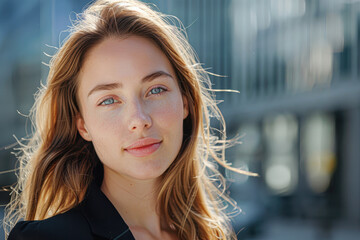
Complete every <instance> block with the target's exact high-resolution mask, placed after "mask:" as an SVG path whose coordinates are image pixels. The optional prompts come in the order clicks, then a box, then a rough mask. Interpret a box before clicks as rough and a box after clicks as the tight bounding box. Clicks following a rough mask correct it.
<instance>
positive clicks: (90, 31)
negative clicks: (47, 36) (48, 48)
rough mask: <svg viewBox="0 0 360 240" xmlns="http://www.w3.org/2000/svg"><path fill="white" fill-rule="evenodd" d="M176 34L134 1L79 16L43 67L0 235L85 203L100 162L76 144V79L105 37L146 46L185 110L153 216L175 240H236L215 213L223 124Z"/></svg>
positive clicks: (106, 1)
mask: <svg viewBox="0 0 360 240" xmlns="http://www.w3.org/2000/svg"><path fill="white" fill-rule="evenodd" d="M176 23H177V24H178V26H177V25H176ZM181 29H182V28H181V24H179V22H178V21H177V20H176V18H173V17H169V16H166V15H164V14H161V13H159V12H157V11H155V10H152V9H151V8H150V7H149V6H148V5H146V4H145V3H142V2H139V1H131V0H119V1H115V0H99V1H96V2H95V3H93V4H92V5H90V6H89V7H88V8H87V9H86V10H85V11H84V13H83V14H81V15H79V16H78V19H77V20H76V21H75V22H74V24H73V27H72V28H71V29H70V34H69V36H68V38H67V39H66V41H64V43H63V45H62V46H61V47H60V49H59V50H58V51H57V53H56V54H55V55H54V56H53V58H52V60H51V61H50V72H49V75H48V79H47V84H46V86H42V88H41V89H40V91H39V92H38V94H37V96H36V101H35V104H34V106H33V109H32V111H31V114H32V117H33V119H32V120H33V123H34V127H35V131H34V134H33V137H32V138H31V139H30V140H29V141H28V142H27V143H26V144H23V145H22V150H21V154H20V157H19V160H20V163H19V164H20V171H19V176H18V183H17V185H16V186H15V188H14V190H13V192H12V200H11V202H10V203H9V205H8V206H7V211H6V217H5V231H6V235H7V234H8V232H9V229H11V228H12V227H13V226H14V225H15V224H16V222H18V221H19V220H20V219H24V220H42V219H45V218H48V217H51V216H54V215H56V214H59V213H63V212H65V211H67V210H69V209H71V208H73V207H74V206H76V205H77V204H79V203H80V202H81V201H82V199H83V198H84V195H85V192H86V190H87V187H88V186H89V184H90V182H91V181H92V173H93V171H94V168H95V166H96V165H97V164H99V159H98V157H97V156H96V154H95V151H94V148H93V145H92V143H91V142H87V141H85V140H83V139H82V137H81V136H80V135H79V133H78V131H77V128H76V116H77V115H78V114H80V111H79V105H78V100H77V97H76V96H77V91H78V74H79V71H80V69H81V67H82V64H83V62H84V60H85V58H86V54H87V53H88V52H89V50H90V49H91V48H93V47H94V46H95V45H97V44H99V43H100V42H101V41H103V40H104V39H106V38H109V37H119V38H126V37H129V36H131V35H136V36H141V37H144V38H147V39H150V40H152V41H153V42H154V43H155V44H157V46H158V47H160V49H161V50H162V52H163V53H164V54H165V55H166V56H167V58H168V59H169V61H170V63H171V64H172V67H173V68H174V70H175V73H176V78H177V80H178V84H179V87H180V91H181V93H182V94H183V95H184V96H185V97H186V99H187V101H188V106H189V116H188V117H187V118H186V119H185V120H184V138H183V143H182V147H181V150H180V152H179V154H178V156H177V157H176V159H175V160H174V162H173V163H172V164H171V166H170V167H169V168H168V169H167V170H166V171H165V173H164V174H163V176H162V183H161V184H160V189H159V190H158V191H159V194H158V202H157V203H158V206H157V207H158V210H159V213H160V215H161V217H163V218H164V219H165V222H167V223H169V227H171V228H172V229H174V230H175V231H176V232H177V235H178V237H179V238H180V239H204V240H211V239H233V238H235V236H234V234H233V233H232V230H231V228H230V225H229V224H228V221H227V217H226V216H225V214H223V211H222V206H223V201H222V200H223V199H227V198H226V197H224V196H223V192H224V186H225V184H224V183H225V182H224V179H223V178H222V177H221V175H220V174H219V172H218V171H217V169H216V167H215V162H218V163H219V164H220V165H222V166H224V167H227V168H230V169H232V168H231V167H229V166H228V165H227V164H226V162H225V157H224V151H225V146H226V144H227V143H226V135H225V131H226V129H225V123H224V120H223V117H222V115H221V113H220V111H219V109H218V107H217V106H216V103H215V101H214V98H213V96H212V94H211V93H212V92H211V91H210V89H211V84H210V81H209V77H208V73H207V72H206V71H205V70H204V69H203V68H202V67H201V65H200V64H199V63H198V61H197V59H196V57H195V56H196V55H195V54H194V52H193V50H192V48H191V47H190V45H189V43H188V41H187V39H186V34H185V32H184V31H182V30H181ZM210 117H215V118H217V119H218V120H219V122H220V126H221V129H222V130H221V131H218V132H217V133H216V134H214V131H213V129H212V128H210ZM215 135H216V137H215ZM240 172H241V171H240Z"/></svg>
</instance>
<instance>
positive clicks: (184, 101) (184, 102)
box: [183, 95, 189, 119]
mask: <svg viewBox="0 0 360 240" xmlns="http://www.w3.org/2000/svg"><path fill="white" fill-rule="evenodd" d="M183 104H184V117H183V119H185V118H187V116H188V115H189V104H188V100H187V98H186V97H185V96H184V95H183Z"/></svg>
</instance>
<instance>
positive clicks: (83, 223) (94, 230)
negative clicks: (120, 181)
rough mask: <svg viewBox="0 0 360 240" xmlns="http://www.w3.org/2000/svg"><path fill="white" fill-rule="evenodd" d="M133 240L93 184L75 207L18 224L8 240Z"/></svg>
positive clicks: (111, 206)
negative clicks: (39, 219) (37, 219)
mask: <svg viewBox="0 0 360 240" xmlns="http://www.w3.org/2000/svg"><path fill="white" fill-rule="evenodd" d="M45 239H46V240H72V239H74V240H75V239H76V240H105V239H106V240H107V239H112V240H115V239H116V240H125V239H126V240H131V239H135V238H134V237H133V235H132V234H131V232H130V229H129V227H128V226H127V225H126V223H125V222H124V220H123V219H122V218H121V216H120V214H119V213H118V212H117V210H116V209H115V207H114V206H113V205H112V203H111V202H110V201H109V199H108V198H107V197H106V196H105V194H104V193H103V192H102V191H101V190H100V185H98V184H96V183H95V182H93V183H92V184H91V185H90V186H89V189H88V191H87V193H86V196H85V199H84V200H83V201H82V202H81V203H80V204H79V205H78V206H76V207H75V208H73V209H71V210H69V211H67V212H65V213H63V214H59V215H56V216H53V217H51V218H48V219H45V220H41V221H21V222H18V223H17V224H16V225H15V227H14V228H13V229H12V231H11V232H10V235H9V238H8V240H45Z"/></svg>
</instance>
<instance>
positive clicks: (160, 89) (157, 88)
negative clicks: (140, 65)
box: [149, 87, 166, 94]
mask: <svg viewBox="0 0 360 240" xmlns="http://www.w3.org/2000/svg"><path fill="white" fill-rule="evenodd" d="M164 91H166V89H165V88H162V87H154V88H153V89H151V90H150V92H149V94H159V93H161V92H164Z"/></svg>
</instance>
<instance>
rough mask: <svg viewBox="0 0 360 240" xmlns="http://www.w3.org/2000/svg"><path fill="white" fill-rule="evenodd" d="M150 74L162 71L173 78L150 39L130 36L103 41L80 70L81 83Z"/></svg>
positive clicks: (168, 67)
mask: <svg viewBox="0 0 360 240" xmlns="http://www.w3.org/2000/svg"><path fill="white" fill-rule="evenodd" d="M154 71H165V72H168V73H170V74H171V75H173V76H174V77H175V73H174V70H173V67H172V65H171V63H170V61H169V60H168V59H167V57H166V56H165V54H164V53H163V52H162V51H161V50H160V48H159V47H158V46H157V45H156V44H155V43H153V42H152V41H151V40H149V39H146V38H143V37H138V36H130V37H127V38H115V37H112V38H107V39H105V40H103V41H102V42H100V43H99V44H97V45H96V46H95V47H93V48H92V49H90V51H89V52H88V53H87V55H86V57H85V61H84V64H83V66H82V68H81V70H80V74H79V78H80V84H81V81H83V80H84V79H86V81H87V83H89V84H90V82H89V81H90V80H93V79H95V78H99V77H100V79H106V78H112V80H114V79H118V80H119V79H122V80H126V79H132V80H134V79H135V78H136V79H141V78H143V77H144V76H145V75H147V74H149V73H151V72H154Z"/></svg>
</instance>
